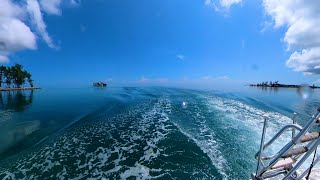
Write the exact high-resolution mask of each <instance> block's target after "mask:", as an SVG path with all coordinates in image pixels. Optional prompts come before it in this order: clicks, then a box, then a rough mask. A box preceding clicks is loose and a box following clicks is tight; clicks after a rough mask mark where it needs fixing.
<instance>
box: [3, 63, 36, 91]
mask: <svg viewBox="0 0 320 180" xmlns="http://www.w3.org/2000/svg"><path fill="white" fill-rule="evenodd" d="M26 81H27V82H28V83H29V85H30V86H31V87H33V80H32V79H31V74H30V73H29V72H28V71H25V70H23V66H22V65H21V64H16V65H14V66H11V67H5V66H0V88H2V86H3V84H6V88H12V87H13V88H21V86H22V85H24V84H25V83H26Z"/></svg>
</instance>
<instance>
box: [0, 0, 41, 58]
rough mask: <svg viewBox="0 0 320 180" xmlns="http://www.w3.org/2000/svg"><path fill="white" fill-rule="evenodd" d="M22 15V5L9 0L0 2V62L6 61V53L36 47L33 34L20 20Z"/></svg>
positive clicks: (23, 13) (23, 14)
mask: <svg viewBox="0 0 320 180" xmlns="http://www.w3.org/2000/svg"><path fill="white" fill-rule="evenodd" d="M24 16H25V12H24V8H23V7H21V6H19V5H16V4H13V3H12V2H11V1H10V0H2V1H1V2H0V63H6V62H8V61H9V58H8V55H9V54H10V53H12V52H16V51H20V50H23V49H36V37H35V35H34V34H33V33H32V32H31V30H30V28H29V27H28V26H27V25H26V24H25V23H24V22H22V21H21V20H20V19H23V18H24ZM19 18H20V19H19Z"/></svg>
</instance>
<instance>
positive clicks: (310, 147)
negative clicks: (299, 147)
mask: <svg viewBox="0 0 320 180" xmlns="http://www.w3.org/2000/svg"><path fill="white" fill-rule="evenodd" d="M296 116H297V113H294V115H293V117H292V124H290V125H286V126H284V127H283V128H281V129H280V130H279V131H278V132H277V133H276V134H275V135H274V136H273V137H272V138H271V139H270V140H269V141H268V142H267V143H266V144H264V141H265V133H266V128H267V118H264V123H263V130H262V136H261V143H260V148H259V151H258V152H257V153H256V154H255V158H257V161H258V163H257V169H256V175H255V176H254V178H256V179H259V178H271V177H275V176H278V175H280V174H285V177H284V179H288V178H289V177H292V175H293V174H295V173H296V171H297V169H298V168H299V167H300V166H301V165H302V164H303V163H304V162H305V160H306V159H307V158H308V157H309V156H310V155H311V153H312V152H313V151H314V150H315V149H316V148H317V146H318V145H319V144H320V138H317V139H315V140H312V141H310V142H309V143H308V144H307V146H306V149H307V151H306V152H305V154H304V156H302V157H301V158H300V156H301V154H300V155H297V156H295V157H294V160H295V165H294V166H293V167H291V168H290V170H288V169H281V170H278V171H273V172H270V170H271V168H272V167H273V166H274V165H275V164H276V163H277V162H278V161H279V160H280V159H281V158H282V157H283V155H284V154H285V153H287V152H288V151H289V150H291V149H292V148H293V147H294V146H295V145H296V144H298V143H299V142H300V140H301V138H302V137H303V136H304V135H305V134H306V133H307V132H308V131H309V130H310V128H311V127H312V126H313V125H314V124H315V123H316V122H317V120H318V119H319V117H320V109H318V112H317V113H316V114H315V115H314V116H312V117H311V118H310V120H309V121H308V122H307V123H306V125H305V126H304V127H301V126H299V125H298V124H297V123H296V120H295V118H296ZM287 129H291V130H292V133H291V140H290V141H289V142H288V143H287V144H286V145H285V146H284V147H283V148H282V149H281V150H280V151H278V152H277V153H276V154H274V155H271V156H262V155H263V151H264V150H265V149H266V148H267V147H269V146H270V145H272V144H273V143H274V142H275V141H276V140H277V139H278V138H279V137H280V136H281V135H282V134H283V133H284V132H285V131H286V130H287ZM296 131H299V132H298V133H297V135H296ZM270 159H271V160H270ZM298 159H299V161H297V162H296V160H298ZM263 160H270V162H269V163H268V164H267V165H264V163H263ZM318 161H320V157H319V159H318V158H317V160H316V162H318ZM267 171H268V172H269V173H266V172H267ZM307 172H308V171H307V170H306V171H305V172H304V173H303V174H306V173H307ZM303 174H302V175H301V178H302V177H304V176H303Z"/></svg>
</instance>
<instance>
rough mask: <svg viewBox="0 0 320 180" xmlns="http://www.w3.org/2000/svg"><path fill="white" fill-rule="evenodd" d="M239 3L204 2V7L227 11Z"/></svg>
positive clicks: (232, 0) (236, 0)
mask: <svg viewBox="0 0 320 180" xmlns="http://www.w3.org/2000/svg"><path fill="white" fill-rule="evenodd" d="M241 3H242V0H205V5H207V6H211V7H213V8H214V9H215V10H216V11H229V9H230V8H231V6H233V5H236V4H241Z"/></svg>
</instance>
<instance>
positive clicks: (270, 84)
mask: <svg viewBox="0 0 320 180" xmlns="http://www.w3.org/2000/svg"><path fill="white" fill-rule="evenodd" d="M249 86H256V87H270V88H300V87H305V85H292V84H280V83H279V81H275V82H272V81H269V82H268V81H265V82H262V83H258V84H249ZM309 87H310V88H312V89H317V88H320V87H319V86H316V85H314V84H313V85H312V86H309Z"/></svg>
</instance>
